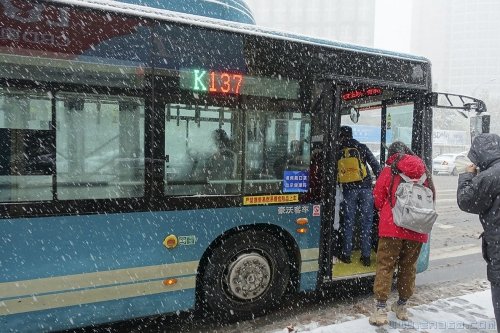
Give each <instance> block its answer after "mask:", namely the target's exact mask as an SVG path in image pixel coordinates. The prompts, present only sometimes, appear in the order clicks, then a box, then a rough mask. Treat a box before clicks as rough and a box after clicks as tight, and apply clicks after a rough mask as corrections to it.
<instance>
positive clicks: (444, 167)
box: [432, 153, 467, 176]
mask: <svg viewBox="0 0 500 333" xmlns="http://www.w3.org/2000/svg"><path fill="white" fill-rule="evenodd" d="M466 158H467V157H466V155H465V154H462V153H459V154H441V155H439V156H436V157H435V158H434V159H433V160H432V173H433V174H434V175H437V174H438V173H446V174H450V175H452V176H456V175H457V174H458V173H457V168H456V166H455V161H456V160H457V159H466Z"/></svg>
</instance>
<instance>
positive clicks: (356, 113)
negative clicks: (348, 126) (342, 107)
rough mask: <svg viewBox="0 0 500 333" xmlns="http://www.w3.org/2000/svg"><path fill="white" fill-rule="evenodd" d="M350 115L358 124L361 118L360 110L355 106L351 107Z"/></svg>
mask: <svg viewBox="0 0 500 333" xmlns="http://www.w3.org/2000/svg"><path fill="white" fill-rule="evenodd" d="M350 117H351V121H352V122H353V123H355V124H356V123H357V122H358V120H359V111H358V110H357V109H355V108H351V114H350Z"/></svg>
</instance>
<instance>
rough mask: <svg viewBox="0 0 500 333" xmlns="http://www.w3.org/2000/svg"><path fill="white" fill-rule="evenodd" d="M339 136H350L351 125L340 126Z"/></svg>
mask: <svg viewBox="0 0 500 333" xmlns="http://www.w3.org/2000/svg"><path fill="white" fill-rule="evenodd" d="M340 137H341V138H352V127H351V126H340Z"/></svg>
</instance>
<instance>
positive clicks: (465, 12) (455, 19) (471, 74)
mask: <svg viewBox="0 0 500 333" xmlns="http://www.w3.org/2000/svg"><path fill="white" fill-rule="evenodd" d="M498 17H500V1H491V0H475V1H470V0H439V1H435V0H413V10H412V43H411V52H412V53H416V54H420V55H423V56H425V57H427V58H429V59H430V60H431V62H432V64H433V73H434V78H433V82H434V89H436V90H438V91H444V92H453V93H461V94H464V95H470V96H473V97H480V98H483V97H484V96H485V95H486V96H488V95H489V96H490V97H492V96H496V97H499V96H500V62H499V61H498V55H499V54H500V38H498V35H499V32H500V20H498Z"/></svg>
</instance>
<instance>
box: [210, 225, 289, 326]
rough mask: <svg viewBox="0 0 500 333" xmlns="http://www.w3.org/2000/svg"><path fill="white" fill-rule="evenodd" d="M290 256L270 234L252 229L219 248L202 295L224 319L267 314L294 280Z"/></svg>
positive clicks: (211, 264)
mask: <svg viewBox="0 0 500 333" xmlns="http://www.w3.org/2000/svg"><path fill="white" fill-rule="evenodd" d="M288 262H289V260H288V254H287V252H286V250H285V248H284V247H283V245H282V243H281V242H280V241H279V240H278V239H276V238H275V237H274V236H272V235H271V234H269V233H266V232H263V231H257V230H248V231H244V232H242V233H240V234H237V235H234V236H233V237H231V238H229V239H227V240H225V241H224V242H223V243H222V244H221V245H220V246H219V247H217V248H215V249H214V250H213V252H212V255H211V256H210V258H209V259H208V264H207V266H206V267H205V270H204V272H203V276H202V281H201V282H202V284H201V286H202V295H203V298H204V300H205V301H206V304H207V305H208V306H209V307H210V309H211V310H212V312H213V313H214V314H215V315H219V316H221V317H222V318H223V319H231V318H239V319H244V318H252V317H256V316H259V315H263V314H265V313H266V311H268V310H270V309H272V308H273V307H275V306H276V305H277V304H278V303H279V301H280V300H281V298H282V296H283V294H284V293H285V290H286V288H287V286H288V283H289V280H290V267H289V265H288Z"/></svg>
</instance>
